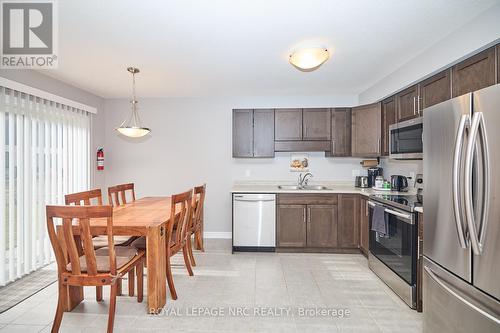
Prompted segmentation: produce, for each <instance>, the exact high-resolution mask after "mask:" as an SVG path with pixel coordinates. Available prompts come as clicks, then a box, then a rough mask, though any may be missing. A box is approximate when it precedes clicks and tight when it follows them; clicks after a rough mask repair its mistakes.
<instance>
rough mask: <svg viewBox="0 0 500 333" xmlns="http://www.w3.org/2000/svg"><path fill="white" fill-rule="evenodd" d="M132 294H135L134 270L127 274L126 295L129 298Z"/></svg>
mask: <svg viewBox="0 0 500 333" xmlns="http://www.w3.org/2000/svg"><path fill="white" fill-rule="evenodd" d="M134 292H135V268H132V269H131V270H130V271H129V272H128V295H129V296H130V297H133V296H134Z"/></svg>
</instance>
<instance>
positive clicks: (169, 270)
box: [167, 253, 177, 299]
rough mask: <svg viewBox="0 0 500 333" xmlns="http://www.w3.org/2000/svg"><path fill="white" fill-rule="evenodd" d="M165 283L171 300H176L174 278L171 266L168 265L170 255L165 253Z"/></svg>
mask: <svg viewBox="0 0 500 333" xmlns="http://www.w3.org/2000/svg"><path fill="white" fill-rule="evenodd" d="M167 282H168V289H170V295H171V296H172V299H177V292H176V291H175V286H174V277H173V276H172V266H171V264H170V253H167Z"/></svg>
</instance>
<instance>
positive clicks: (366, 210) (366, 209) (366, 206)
mask: <svg viewBox="0 0 500 333" xmlns="http://www.w3.org/2000/svg"><path fill="white" fill-rule="evenodd" d="M365 215H366V216H368V200H366V205H365Z"/></svg>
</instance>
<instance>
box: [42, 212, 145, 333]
mask: <svg viewBox="0 0 500 333" xmlns="http://www.w3.org/2000/svg"><path fill="white" fill-rule="evenodd" d="M46 213H47V231H48V234H49V239H50V242H51V244H52V248H53V250H54V254H55V257H56V262H57V271H58V284H59V289H58V292H59V295H58V302H57V310H56V314H55V317H54V322H53V324H52V331H51V332H53V333H55V332H58V331H59V328H60V326H61V321H62V316H63V313H64V312H65V311H70V310H71V309H70V307H69V304H68V293H69V292H70V291H69V290H68V289H69V288H70V287H72V286H78V287H84V286H100V287H102V286H108V285H109V286H111V292H110V303H109V315H108V328H107V332H108V333H110V332H113V323H114V318H115V309H116V296H117V294H118V284H117V280H118V279H120V278H121V277H122V276H123V275H124V274H126V273H128V272H129V271H130V270H131V269H136V270H137V272H138V278H139V279H138V283H137V289H138V295H137V301H138V302H142V300H143V285H142V283H139V281H142V279H143V264H144V258H145V257H144V251H141V250H138V251H137V252H135V254H131V255H128V256H118V255H117V254H116V252H115V246H114V242H113V207H111V206H47V208H46ZM90 219H106V234H107V237H108V247H107V254H106V255H104V254H100V253H99V251H100V250H95V249H94V246H93V244H92V233H91V229H90ZM59 220H62V223H60V224H58V227H57V231H56V222H58V221H59ZM76 230H77V231H78V234H79V237H80V239H81V241H80V240H76V239H75V233H74V232H75V231H76ZM80 244H82V245H83V247H82V248H81V250H82V251H83V252H80V248H79V247H80V246H79V245H80Z"/></svg>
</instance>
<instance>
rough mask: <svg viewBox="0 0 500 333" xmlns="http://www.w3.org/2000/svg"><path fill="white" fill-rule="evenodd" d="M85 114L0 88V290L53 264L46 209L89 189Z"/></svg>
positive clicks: (88, 122)
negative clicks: (38, 269)
mask: <svg viewBox="0 0 500 333" xmlns="http://www.w3.org/2000/svg"><path fill="white" fill-rule="evenodd" d="M89 140H90V114H89V113H88V112H86V111H83V110H80V109H77V108H74V107H69V106H66V105H63V104H59V103H56V102H52V101H49V100H46V99H42V98H39V97H35V96H32V95H28V94H25V93H21V92H19V91H15V90H12V89H8V88H4V87H0V286H2V285H5V284H6V283H8V282H11V281H13V280H15V279H17V278H19V277H21V276H23V275H24V274H27V273H29V272H31V271H33V270H36V269H37V268H39V267H42V266H44V265H46V264H48V263H50V262H51V261H52V260H53V253H52V249H51V245H50V241H49V239H48V235H47V231H46V220H45V206H46V205H47V204H64V195H65V194H67V193H71V192H78V191H83V190H86V189H88V186H89V183H90V164H89V163H90V150H89V145H90V142H89Z"/></svg>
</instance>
